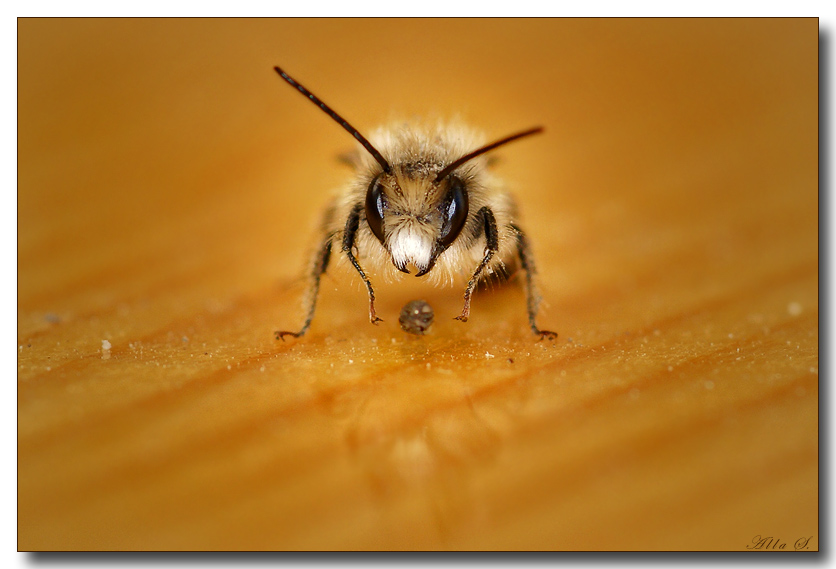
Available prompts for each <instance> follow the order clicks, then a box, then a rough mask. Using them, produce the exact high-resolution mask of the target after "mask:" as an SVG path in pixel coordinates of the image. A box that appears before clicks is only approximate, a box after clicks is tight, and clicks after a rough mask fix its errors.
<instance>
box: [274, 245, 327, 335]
mask: <svg viewBox="0 0 836 569" xmlns="http://www.w3.org/2000/svg"><path fill="white" fill-rule="evenodd" d="M333 238H334V236H333V235H329V236H328V237H326V238H325V240H324V241H323V243H322V245H321V246H320V247H319V248H318V249H317V250H316V252H315V253H314V256H313V259H312V262H311V270H310V274H309V283H308V291H307V293H306V295H305V304H306V305H307V317H306V318H305V323H304V324H302V329H301V330H299V331H298V332H289V331H286V330H280V331H277V332H276V339H277V340H284V337H285V336H293V337H294V338H299V337H300V336H302V335H304V333H305V332H307V331H308V328H310V327H311V321H312V320H313V317H314V311H315V310H316V297H317V296H318V294H319V281H320V278H321V277H322V274H323V273H324V272H325V270H326V269H327V268H328V261H329V260H330V259H331V242H332V240H333Z"/></svg>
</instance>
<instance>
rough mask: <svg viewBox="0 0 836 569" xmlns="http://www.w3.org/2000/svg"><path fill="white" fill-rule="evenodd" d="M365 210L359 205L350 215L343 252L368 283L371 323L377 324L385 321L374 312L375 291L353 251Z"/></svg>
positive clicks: (346, 225)
mask: <svg viewBox="0 0 836 569" xmlns="http://www.w3.org/2000/svg"><path fill="white" fill-rule="evenodd" d="M363 208H364V206H363V204H362V203H358V204H357V205H355V206H354V207H353V208H352V210H351V213H350V214H349V215H348V220H346V222H345V231H344V232H343V252H344V253H345V254H346V256H347V257H348V260H349V261H351V264H352V265H354V268H355V269H357V272H358V273H360V278H361V279H363V282H364V283H366V288H367V289H368V291H369V321H370V322H371V323H372V324H377V323H378V322H383V319H381V318H378V317H377V314H376V313H375V311H374V289H373V288H372V283H371V281H370V280H369V277H367V276H366V273H365V272H364V271H363V268H362V267H361V266H360V263H359V262H358V261H357V258H356V257H355V256H354V251H353V249H354V237H355V236H356V235H357V229H359V227H360V213H361V212H362V211H363Z"/></svg>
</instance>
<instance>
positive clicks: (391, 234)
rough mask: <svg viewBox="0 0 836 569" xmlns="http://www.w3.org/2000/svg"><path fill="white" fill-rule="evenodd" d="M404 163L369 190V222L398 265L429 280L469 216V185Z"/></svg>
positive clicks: (457, 178)
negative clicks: (421, 170)
mask: <svg viewBox="0 0 836 569" xmlns="http://www.w3.org/2000/svg"><path fill="white" fill-rule="evenodd" d="M415 172H416V168H415V167H414V165H404V166H403V167H400V168H396V171H395V172H393V173H391V174H387V173H385V172H381V173H380V174H378V175H377V176H375V177H374V178H373V179H372V181H371V183H370V184H369V188H368V190H367V192H366V204H365V209H366V221H367V222H368V224H369V228H370V229H371V231H372V233H374V235H375V237H377V239H378V241H380V243H381V244H382V245H383V246H384V247H385V248H386V250H387V251H388V252H389V255H390V256H391V258H392V263H393V264H394V265H395V267H396V268H397V269H398V270H399V271H402V272H404V273H407V274H409V273H411V272H412V271H411V270H410V268H412V269H413V270H415V271H416V272H415V276H418V277H420V276H423V275H425V274H427V273H428V272H429V271H430V270H432V268H433V266H434V265H435V262H436V260H437V259H438V256H439V255H441V254H442V253H443V252H444V251H445V250H446V249H447V248H448V247H449V246H450V245H452V244H453V242H454V241H455V240H456V238H458V236H459V234H460V233H461V231H462V228H464V226H465V222H466V221H467V217H468V212H469V200H468V190H467V183H466V182H465V181H464V180H463V179H462V178H460V177H458V176H455V175H449V176H445V177H444V178H443V179H441V180H437V178H436V177H428V176H424V175H421V174H420V173H419V174H416V173H415Z"/></svg>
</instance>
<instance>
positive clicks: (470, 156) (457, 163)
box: [434, 126, 543, 184]
mask: <svg viewBox="0 0 836 569" xmlns="http://www.w3.org/2000/svg"><path fill="white" fill-rule="evenodd" d="M540 132H543V127H542V126H538V127H535V128H531V129H528V130H524V131H523V132H518V133H517V134H512V135H511V136H506V137H505V138H503V139H502V140H497V141H496V142H492V143H490V144H488V145H486V146H483V147H482V148H479V149H478V150H474V151H473V152H471V153H470V154H465V155H464V156H462V157H461V158H459V159H458V160H456V161H455V162H453V163H452V164H450V165H449V166H447V167H446V168H444V169H443V170H442V171H441V172H439V173H438V176H436V177H435V180H434V182H435V183H436V184H437V183H438V182H440V181H441V180H443V179H444V178H446V177H447V176H448V175H450V173H451V172H453V170H455V169H456V168H458V167H459V166H461V165H462V164H464V163H465V162H467V161H469V160H472V159H474V158H476V157H477V156H479V155H480V154H484V153H485V152H490V151H491V150H493V149H494V148H496V147H498V146H502V145H503V144H508V143H509V142H512V141H514V140H517V139H518V138H522V137H524V136H530V135H532V134H538V133H540Z"/></svg>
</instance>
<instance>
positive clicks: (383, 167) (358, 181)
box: [274, 67, 557, 340]
mask: <svg viewBox="0 0 836 569" xmlns="http://www.w3.org/2000/svg"><path fill="white" fill-rule="evenodd" d="M274 69H275V71H276V73H278V74H279V76H280V77H281V78H282V79H284V80H285V81H286V82H287V83H289V84H290V85H291V86H292V87H294V88H295V89H296V90H298V91H299V92H300V93H301V94H302V95H304V96H305V97H306V98H308V99H309V100H310V101H311V102H313V103H314V104H315V105H317V106H318V107H319V108H320V109H322V111H324V112H325V113H326V114H327V115H328V116H330V117H331V118H332V119H333V120H335V121H336V122H337V123H339V124H340V125H341V126H342V127H343V128H344V129H345V130H347V131H348V132H349V133H350V134H351V135H352V136H353V137H354V138H355V139H356V140H357V141H358V142H359V143H360V145H361V146H362V148H363V149H365V151H366V153H362V152H359V149H358V151H357V152H355V153H354V154H352V155H351V156H350V157H349V158H348V159H347V160H348V161H349V162H350V163H351V165H352V166H353V167H354V170H355V176H354V178H353V179H352V180H351V181H350V182H349V183H348V184H347V185H346V186H345V188H344V189H343V191H342V193H341V194H340V195H339V196H338V197H337V198H336V199H335V200H334V201H333V202H332V203H331V204H330V205H329V206H328V207H327V209H326V211H325V215H324V216H323V221H322V225H321V230H320V235H319V241H318V243H317V246H316V248H315V250H314V252H313V254H312V256H311V259H310V263H309V265H308V269H307V280H308V283H307V294H306V298H305V314H306V317H305V321H304V323H303V324H302V327H301V329H300V330H299V331H298V332H291V331H277V332H276V339H281V340H284V338H285V336H292V337H295V338H299V337H301V336H303V335H304V334H305V333H306V332H307V331H308V329H309V328H310V326H311V322H312V321H313V317H314V312H315V310H316V300H317V296H318V293H319V284H320V279H321V277H322V275H323V274H324V273H325V271H326V270H327V269H328V265H329V262H330V261H331V256H332V253H333V252H335V250H336V251H337V252H338V253H341V254H342V255H344V256H345V258H346V259H347V260H348V262H349V263H350V264H351V265H352V266H353V267H354V270H356V271H357V274H358V275H359V276H360V278H361V279H362V281H363V283H364V284H365V285H366V290H367V291H368V297H369V320H370V321H371V323H372V324H377V323H378V322H381V318H379V317H378V316H377V312H376V311H375V305H374V303H375V293H374V287H373V286H372V282H371V280H370V279H369V276H368V275H367V273H366V270H365V269H364V268H363V265H362V264H361V260H362V261H363V263H366V262H367V261H368V265H370V266H374V268H375V269H378V270H383V271H387V270H388V271H389V276H393V275H398V274H400V273H405V274H414V275H415V276H416V277H424V276H427V277H428V279H429V280H431V281H432V282H433V283H434V284H451V283H453V282H456V281H457V279H458V278H459V277H461V276H464V278H467V285H466V287H465V290H464V306H463V307H462V311H461V313H460V314H459V315H458V316H457V317H456V320H460V321H461V322H466V321H467V319H468V317H469V316H470V304H471V298H472V296H473V292H474V291H475V289H476V287H477V285H479V284H481V283H484V282H486V281H488V280H489V279H491V278H495V279H499V280H507V279H508V278H509V277H510V276H511V275H512V274H514V273H515V272H516V271H517V270H518V269H520V268H521V269H522V270H523V271H525V275H526V278H525V281H524V287H525V293H526V308H527V311H528V324H529V326H530V327H531V330H532V331H533V332H534V334H536V335H537V336H539V337H540V338H541V339H542V338H548V339H550V340H553V339H555V338H556V337H557V334H556V333H554V332H550V331H548V330H543V329H541V328H539V327H538V326H537V323H536V316H537V309H538V306H539V304H540V295H539V293H538V290H537V286H536V275H537V272H536V269H535V265H534V259H533V257H532V253H531V247H530V245H529V241H528V238H527V237H526V235H525V233H524V232H523V230H522V229H521V228H520V226H519V225H518V224H517V222H516V216H517V208H516V204H515V203H514V201H513V199H512V198H511V196H510V194H508V192H507V191H506V190H505V188H504V186H503V184H502V182H501V181H500V180H499V179H497V178H496V177H494V176H493V175H492V174H491V173H490V172H489V169H488V165H489V164H488V161H487V159H486V157H485V154H487V153H488V152H490V151H491V150H494V149H495V148H498V147H500V146H503V145H505V144H508V143H509V142H512V141H515V140H519V139H521V138H524V137H527V136H530V135H533V134H537V133H540V132H542V131H543V128H542V127H535V128H531V129H528V130H524V131H522V132H518V133H516V134H512V135H510V136H506V137H505V138H502V139H500V140H497V141H495V142H492V143H489V144H483V141H482V140H481V138H480V135H479V134H478V133H476V132H474V131H472V130H470V129H468V128H467V127H464V126H462V125H450V124H443V123H439V124H406V125H400V124H395V125H392V126H389V127H385V128H381V129H380V130H378V131H376V132H375V133H373V136H372V138H373V140H374V141H375V144H374V145H373V144H372V143H371V142H369V140H368V139H367V138H366V137H365V136H363V135H362V134H360V132H359V131H358V130H357V129H356V128H354V127H353V126H351V125H350V124H349V123H348V122H347V121H346V120H345V119H344V118H342V116H340V115H338V114H337V113H336V112H335V111H334V110H332V109H331V107H329V106H328V105H326V104H325V103H324V102H322V101H321V100H320V99H319V98H318V97H317V96H316V95H314V94H313V93H311V92H310V91H308V89H306V88H305V87H304V86H302V85H301V84H299V83H298V82H297V81H296V80H295V79H293V78H292V77H291V76H290V75H288V74H287V73H285V72H284V71H283V70H282V69H281V68H279V67H275V68H274ZM462 280H464V279H462Z"/></svg>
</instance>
